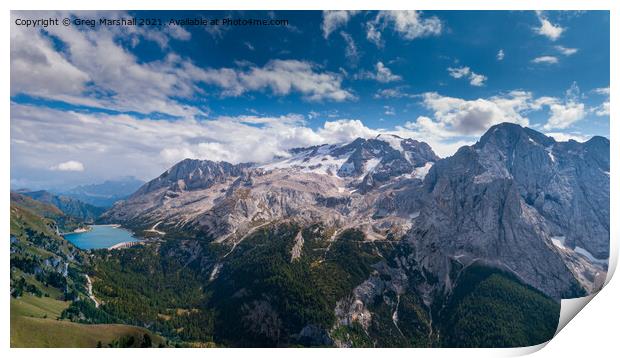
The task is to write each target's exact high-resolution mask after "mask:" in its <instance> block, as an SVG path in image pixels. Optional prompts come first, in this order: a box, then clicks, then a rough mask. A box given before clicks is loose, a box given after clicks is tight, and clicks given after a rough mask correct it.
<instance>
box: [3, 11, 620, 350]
mask: <svg viewBox="0 0 620 358" xmlns="http://www.w3.org/2000/svg"><path fill="white" fill-rule="evenodd" d="M4 4H7V5H8V6H7V7H6V9H5V11H3V12H2V13H1V14H0V21H1V22H0V24H2V33H3V36H2V41H3V45H4V46H3V48H4V49H5V51H4V56H3V57H2V60H1V61H2V62H1V66H2V68H4V73H5V76H4V78H5V79H8V78H9V76H10V51H8V49H9V47H10V34H9V29H10V24H9V10H11V9H13V10H37V9H39V10H58V9H71V10H95V9H99V10H117V9H136V10H138V9H151V10H156V9H162V10H167V9H170V10H172V9H205V10H207V9H208V10H231V9H238V10H311V9H312V10H325V9H331V10H339V9H360V10H362V9H393V10H402V9H417V10H532V9H537V10H611V44H610V45H611V61H610V63H611V69H610V70H611V79H613V81H611V79H610V85H611V89H612V90H611V97H612V100H611V102H612V103H614V101H613V98H614V97H615V93H617V92H616V91H617V89H618V85H617V83H618V81H617V80H618V71H617V64H618V63H619V62H618V61H619V59H618V52H617V51H618V45H617V43H618V19H619V15H618V13H619V12H618V2H617V1H613V0H590V1H587V0H496V1H492V0H467V1H465V0H434V1H396V0H382V1H380V2H377V1H371V0H358V1H353V0H340V1H334V0H296V1H291V0H289V1H286V0H272V1H267V0H264V1H256V0H254V1H252V0H228V1H217V2H213V3H212V4H210V3H207V2H206V1H197V0H194V1H192V0H170V1H158V2H157V1H144V0H106V1H90V2H87V1H83V0H82V1H77V0H56V1H53V2H52V1H43V0H36V1H35V0H21V1H6V2H4ZM4 84H5V85H4V88H2V98H4V99H5V100H4V101H3V102H2V113H3V121H2V127H1V128H2V131H1V133H2V150H0V158H2V165H3V167H4V168H5V170H4V171H3V172H2V178H1V180H2V184H3V186H4V188H5V189H4V190H0V202H1V203H2V205H1V208H2V209H1V210H2V211H1V215H0V217H4V218H6V219H5V220H0V225H1V227H2V229H3V232H4V233H5V235H6V236H8V232H9V227H8V226H9V225H8V223H9V221H8V218H9V188H10V175H9V172H8V170H6V168H9V167H10V165H9V161H10V155H9V151H10V121H9V118H10V105H9V98H10V95H9V94H10V81H8V80H5V82H4ZM610 127H611V132H610V138H613V139H614V140H612V141H611V167H612V169H611V173H612V175H611V188H610V191H611V218H618V217H620V216H618V214H619V213H620V211H619V203H618V202H619V200H618V199H619V197H618V195H619V193H620V192H619V191H618V189H619V188H618V186H619V184H620V180H619V179H618V174H617V172H618V170H619V169H620V168H619V167H618V165H619V164H618V163H619V160H618V155H620V141H618V140H617V138H620V137H619V133H618V131H619V130H620V124H618V123H616V122H614V121H611V125H610ZM619 238H620V226H619V225H618V224H617V223H616V222H615V221H614V220H611V241H612V250H611V253H612V256H613V257H612V259H611V260H610V268H611V267H612V266H615V265H612V264H611V262H617V258H618V239H619ZM8 242H9V240H5V244H4V245H3V246H2V250H3V252H2V253H0V255H1V256H0V257H2V258H3V263H4V267H7V266H8V262H7V258H8V257H9V253H8V251H9V243H8ZM614 269H615V267H614V268H612V269H610V272H612V273H613V270H614ZM7 271H8V270H6V271H5V272H4V275H3V276H2V284H3V287H4V289H5V291H4V292H5V294H4V295H2V299H1V300H2V302H1V303H0V307H2V310H3V312H4V314H3V315H2V317H4V320H5V321H4V324H3V325H1V326H0V327H1V328H0V331H1V336H0V337H1V338H0V339H1V340H2V347H3V348H4V349H5V350H7V351H8V353H9V354H11V355H15V356H22V355H31V354H33V355H34V354H37V355H38V354H45V355H46V356H49V357H53V358H55V357H63V358H64V357H66V356H67V355H70V356H73V355H76V356H77V355H84V354H88V355H91V356H101V357H103V355H109V354H110V353H111V352H110V351H109V350H89V351H87V352H85V351H83V350H81V349H79V350H75V349H74V350H69V349H56V350H46V351H41V350H31V349H20V350H18V349H8V347H9V335H10V333H9V332H10V329H9V327H10V320H9V319H8V317H9V314H8V311H9V306H10V305H9V295H8V286H9V275H8V273H7ZM611 276H612V275H611V274H610V275H609V276H608V283H609V279H610V278H611ZM617 281H618V280H617V279H616V280H615V281H612V282H611V283H609V284H608V285H607V286H606V287H605V288H604V289H603V290H602V291H601V293H600V294H599V295H597V297H596V298H594V299H593V303H591V304H590V305H588V306H587V308H585V309H584V310H583V312H582V313H580V314H579V315H577V317H576V318H575V319H574V322H571V323H569V324H568V325H567V327H566V328H565V329H564V330H562V331H561V332H560V333H559V334H558V335H557V336H556V337H555V338H554V339H553V340H551V341H550V342H549V343H548V344H542V345H540V346H536V347H530V348H524V349H468V350H454V349H437V350H428V349H389V350H388V349H365V350H363V349H355V350H341V349H321V350H316V349H303V350H299V349H298V350H295V351H294V352H293V351H291V350H289V349H252V350H240V349H224V350H222V349H218V350H208V351H205V350H183V351H181V352H182V353H181V354H184V355H190V356H198V355H205V354H209V355H215V356H236V355H241V354H243V355H246V354H251V355H259V356H260V355H265V356H270V357H273V356H289V355H291V354H294V355H296V356H308V357H309V356H310V355H312V356H314V355H316V354H320V355H326V356H335V355H339V356H340V355H347V356H352V355H355V356H356V357H360V356H362V357H365V356H367V357H371V356H372V357H376V356H378V355H382V354H389V355H391V356H394V355H397V356H413V355H421V356H433V357H451V356H454V355H456V354H458V355H459V356H464V357H494V356H513V355H522V354H529V353H532V352H534V351H538V350H539V349H541V348H542V347H545V346H547V347H546V348H545V349H542V350H540V351H539V352H538V353H537V354H538V355H539V356H543V357H544V356H547V357H556V356H564V357H574V356H578V355H579V356H584V355H599V356H609V355H610V353H611V352H615V351H617V345H616V340H617V339H618V338H617V333H616V332H617V328H618V323H617V319H618V317H620V314H619V309H618V305H620V284H619V283H618V282H617ZM133 352H135V351H132V350H117V351H115V352H114V354H115V355H120V356H129V355H131V354H135V353H133ZM168 353H171V351H169V350H150V351H148V353H147V352H145V353H144V354H149V355H155V356H158V357H159V356H164V355H167V354H168ZM175 353H177V352H176V351H175ZM611 354H613V353H611Z"/></svg>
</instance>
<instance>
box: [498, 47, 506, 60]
mask: <svg viewBox="0 0 620 358" xmlns="http://www.w3.org/2000/svg"><path fill="white" fill-rule="evenodd" d="M504 56H505V54H504V49H499V51H497V55H496V58H497V60H498V61H502V60H503V59H504Z"/></svg>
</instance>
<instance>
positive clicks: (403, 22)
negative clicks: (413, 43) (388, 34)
mask: <svg viewBox="0 0 620 358" xmlns="http://www.w3.org/2000/svg"><path fill="white" fill-rule="evenodd" d="M386 28H391V29H392V30H393V31H394V32H395V33H397V34H398V35H400V37H402V38H403V39H405V40H414V39H416V38H421V37H429V36H437V35H439V34H441V32H442V29H443V26H442V23H441V20H439V18H437V17H436V16H431V17H427V18H424V17H423V16H422V13H421V12H419V11H414V10H407V11H400V10H399V11H379V12H378V13H377V16H376V17H375V18H374V19H373V20H371V21H369V22H368V23H367V24H366V38H367V39H368V40H369V41H371V42H373V43H374V44H376V45H377V46H379V47H380V46H382V44H383V42H382V40H381V32H382V31H384V30H385V29H386Z"/></svg>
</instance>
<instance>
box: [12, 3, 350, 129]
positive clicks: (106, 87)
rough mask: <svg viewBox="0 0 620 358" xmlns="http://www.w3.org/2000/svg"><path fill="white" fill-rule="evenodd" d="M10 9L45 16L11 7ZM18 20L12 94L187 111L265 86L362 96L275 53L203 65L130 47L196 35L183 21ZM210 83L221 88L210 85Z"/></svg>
mask: <svg viewBox="0 0 620 358" xmlns="http://www.w3.org/2000/svg"><path fill="white" fill-rule="evenodd" d="M106 14H107V16H108V17H109V16H110V15H109V13H106ZM57 15H59V16H58V17H61V18H62V17H65V16H70V14H69V13H58V14H57ZM11 16H12V17H16V16H20V17H36V16H38V15H37V13H28V14H27V15H25V14H24V13H20V12H12V13H11ZM46 16H49V13H46ZM11 23H12V24H13V25H12V27H11V94H12V95H15V94H18V93H24V94H28V95H31V96H35V97H41V98H46V99H51V100H57V101H62V102H67V103H71V104H74V105H82V106H90V107H96V108H104V109H110V110H116V111H120V112H130V111H135V112H139V113H143V114H150V113H154V112H159V113H165V114H168V115H172V116H180V117H192V116H196V115H203V116H204V115H206V114H207V113H208V108H207V107H206V105H204V104H201V105H188V104H186V101H187V100H196V99H198V98H204V97H207V96H208V95H218V94H219V95H221V96H239V95H242V94H245V93H248V92H252V91H261V92H270V93H272V94H274V95H278V96H284V95H288V94H291V93H295V92H296V93H300V94H301V95H302V97H303V98H304V99H306V100H309V101H324V100H329V101H344V100H350V99H354V98H355V96H354V95H353V94H352V93H351V92H350V91H349V90H347V89H344V88H342V76H341V75H340V74H337V73H331V72H327V71H324V70H323V69H322V68H321V67H320V66H317V65H316V64H313V63H310V62H305V61H295V60H272V61H269V62H267V63H266V64H265V65H263V66H262V67H261V66H256V65H248V66H240V67H237V68H200V67H198V66H196V65H195V64H193V63H192V62H191V61H190V60H189V59H187V58H184V57H182V56H179V55H177V54H175V53H173V52H170V51H168V54H167V55H166V56H165V57H164V58H162V59H159V60H153V61H146V62H144V61H139V59H138V58H137V57H136V56H135V55H134V54H133V53H132V52H131V46H135V45H136V44H137V43H139V42H140V41H154V42H156V43H157V44H159V45H160V46H162V47H165V46H167V41H168V38H176V39H182V40H185V39H189V37H190V36H191V35H189V33H186V32H184V31H185V30H183V29H182V28H177V27H174V29H168V30H163V31H157V30H152V31H151V30H150V29H149V31H145V30H144V29H142V28H137V29H134V28H128V29H126V30H123V31H121V30H119V29H117V28H115V27H110V28H107V27H101V28H97V29H96V30H88V31H82V30H80V29H78V28H77V27H62V28H56V27H48V28H47V29H46V30H45V32H44V31H39V30H35V29H31V28H25V27H21V26H16V25H14V21H12V22H11ZM121 40H123V41H121ZM127 42H129V43H130V45H127ZM58 44H62V47H63V50H62V51H61V50H58V49H57V47H58ZM204 85H210V86H214V87H215V89H214V90H213V91H211V92H206V90H205V89H204Z"/></svg>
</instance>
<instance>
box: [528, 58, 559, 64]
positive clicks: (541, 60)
mask: <svg viewBox="0 0 620 358" xmlns="http://www.w3.org/2000/svg"><path fill="white" fill-rule="evenodd" d="M532 63H544V64H555V63H558V58H557V57H555V56H540V57H536V58H535V59H533V60H532Z"/></svg>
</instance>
